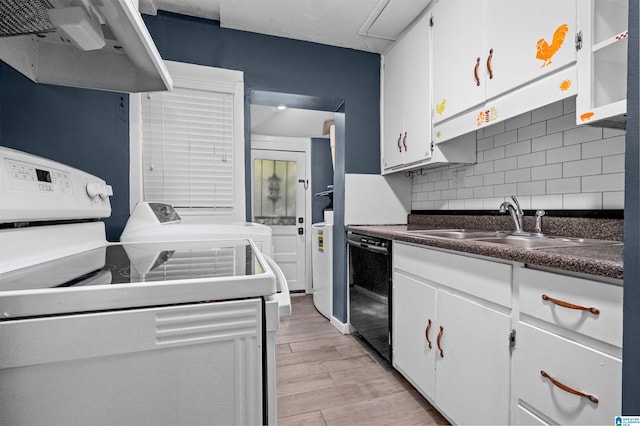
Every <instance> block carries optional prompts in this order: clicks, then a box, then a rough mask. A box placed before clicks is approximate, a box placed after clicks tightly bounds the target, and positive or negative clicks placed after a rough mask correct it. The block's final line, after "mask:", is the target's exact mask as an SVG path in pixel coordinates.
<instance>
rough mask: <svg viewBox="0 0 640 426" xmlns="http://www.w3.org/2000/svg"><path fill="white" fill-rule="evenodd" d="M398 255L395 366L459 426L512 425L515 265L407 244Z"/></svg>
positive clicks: (398, 249) (397, 248) (399, 248)
mask: <svg viewBox="0 0 640 426" xmlns="http://www.w3.org/2000/svg"><path fill="white" fill-rule="evenodd" d="M393 256H394V258H393V262H394V270H393V295H392V303H393V304H392V316H393V318H392V327H393V330H392V335H393V364H394V367H395V368H396V369H397V370H398V371H400V372H401V373H402V374H403V375H404V376H405V377H406V378H407V379H408V380H409V381H410V382H411V383H412V384H413V385H414V386H415V387H416V388H417V389H418V390H419V391H420V392H421V393H422V394H423V395H424V396H425V397H426V398H427V399H428V400H429V401H431V402H432V403H433V404H434V405H435V406H436V407H437V408H438V409H439V410H440V411H441V412H442V413H443V414H444V415H445V416H446V417H447V418H448V419H449V420H451V421H452V422H453V423H455V424H507V423H508V422H509V376H510V353H509V334H510V325H511V318H510V313H509V311H510V309H509V307H510V304H511V299H510V297H511V266H510V265H506V264H502V263H497V262H491V261H485V260H480V259H474V258H469V257H466V256H461V255H456V254H450V253H445V252H441V251H438V250H432V249H428V248H423V247H417V246H412V245H407V244H401V243H394V250H393ZM466 291H469V293H470V294H468V293H466ZM479 294H483V295H484V296H485V297H486V299H478V298H477V297H476V296H477V295H479Z"/></svg>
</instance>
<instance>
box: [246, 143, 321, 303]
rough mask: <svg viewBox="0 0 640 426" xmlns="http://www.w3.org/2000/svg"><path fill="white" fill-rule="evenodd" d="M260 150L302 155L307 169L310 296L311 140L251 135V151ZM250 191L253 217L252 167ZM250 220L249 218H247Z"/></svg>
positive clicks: (307, 277)
mask: <svg viewBox="0 0 640 426" xmlns="http://www.w3.org/2000/svg"><path fill="white" fill-rule="evenodd" d="M254 149H261V150H266V151H287V152H298V153H304V157H305V160H304V161H305V166H306V169H307V181H308V184H307V188H309V189H308V190H307V191H305V200H304V202H305V211H306V214H305V217H306V219H305V223H304V227H303V228H304V233H305V265H304V274H305V293H307V294H310V293H311V290H312V287H311V279H312V276H311V239H312V238H311V232H312V228H311V197H312V194H311V189H310V188H311V138H292V137H286V136H265V135H257V134H251V150H254ZM250 174H251V176H250V179H249V180H250V182H251V191H250V195H251V196H250V197H248V198H249V199H248V200H247V201H248V202H249V203H250V204H251V212H252V217H253V167H252V168H251V172H250ZM249 220H251V218H249Z"/></svg>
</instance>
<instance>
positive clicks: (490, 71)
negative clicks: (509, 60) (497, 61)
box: [487, 49, 493, 80]
mask: <svg viewBox="0 0 640 426" xmlns="http://www.w3.org/2000/svg"><path fill="white" fill-rule="evenodd" d="M491 59H493V49H491V50H489V57H488V58H487V70H488V71H489V80H491V79H492V78H493V70H492V69H491Z"/></svg>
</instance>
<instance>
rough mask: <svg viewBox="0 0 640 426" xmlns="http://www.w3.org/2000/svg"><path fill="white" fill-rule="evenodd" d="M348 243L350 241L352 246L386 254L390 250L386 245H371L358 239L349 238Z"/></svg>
mask: <svg viewBox="0 0 640 426" xmlns="http://www.w3.org/2000/svg"><path fill="white" fill-rule="evenodd" d="M347 243H349V245H350V246H353V247H358V248H361V249H363V250H368V251H372V252H374V253H380V254H385V255H386V254H389V250H388V249H387V248H386V247H378V246H370V245H367V244H364V243H359V242H357V241H351V240H347Z"/></svg>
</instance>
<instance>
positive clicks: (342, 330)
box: [329, 316, 351, 334]
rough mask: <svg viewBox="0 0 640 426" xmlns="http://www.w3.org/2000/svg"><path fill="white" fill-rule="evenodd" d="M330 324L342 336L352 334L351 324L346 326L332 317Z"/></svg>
mask: <svg viewBox="0 0 640 426" xmlns="http://www.w3.org/2000/svg"><path fill="white" fill-rule="evenodd" d="M329 322H330V323H331V325H333V326H334V327H335V328H337V329H338V331H339V332H340V333H342V334H351V331H350V330H349V324H345V323H343V322H341V321H339V320H338V319H336V317H334V316H332V317H331V319H330V320H329Z"/></svg>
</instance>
